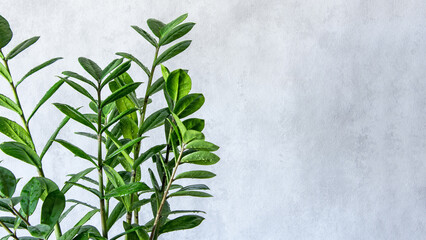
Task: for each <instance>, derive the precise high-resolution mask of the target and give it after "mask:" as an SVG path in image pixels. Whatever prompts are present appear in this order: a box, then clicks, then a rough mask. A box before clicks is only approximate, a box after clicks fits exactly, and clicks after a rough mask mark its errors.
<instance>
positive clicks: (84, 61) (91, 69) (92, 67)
mask: <svg viewBox="0 0 426 240" xmlns="http://www.w3.org/2000/svg"><path fill="white" fill-rule="evenodd" d="M78 62H79V63H80V65H81V66H82V67H83V68H84V70H86V72H87V73H89V74H90V75H91V76H92V77H93V78H94V79H96V80H98V81H100V80H101V76H102V69H101V68H100V67H99V66H98V64H96V63H95V62H94V61H92V60H90V59H88V58H85V57H79V58H78Z"/></svg>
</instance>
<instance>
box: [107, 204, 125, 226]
mask: <svg viewBox="0 0 426 240" xmlns="http://www.w3.org/2000/svg"><path fill="white" fill-rule="evenodd" d="M124 214H126V208H125V207H124V204H123V203H122V202H118V203H117V205H116V206H115V207H114V209H113V210H112V212H111V214H110V215H109V216H108V219H107V229H108V230H109V229H111V227H112V226H113V225H114V223H116V222H117V220H118V219H120V218H121V217H123V216H124Z"/></svg>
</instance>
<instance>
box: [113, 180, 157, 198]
mask: <svg viewBox="0 0 426 240" xmlns="http://www.w3.org/2000/svg"><path fill="white" fill-rule="evenodd" d="M149 190H150V188H149V187H148V186H147V185H146V184H145V183H143V182H134V183H130V184H127V185H123V186H120V187H118V188H114V189H113V190H111V191H109V192H108V193H107V194H106V195H105V197H106V198H112V197H121V196H124V195H130V194H132V193H136V192H141V191H149Z"/></svg>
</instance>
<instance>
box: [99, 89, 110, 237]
mask: <svg viewBox="0 0 426 240" xmlns="http://www.w3.org/2000/svg"><path fill="white" fill-rule="evenodd" d="M100 84H101V83H100V82H99V83H98V131H97V134H98V178H99V192H100V193H101V198H100V199H99V205H100V211H101V225H102V236H103V237H104V238H107V239H108V229H107V224H106V220H107V216H106V214H105V213H106V212H105V200H104V176H103V171H102V169H103V163H102V132H101V129H102V108H101V101H102V100H101V86H100Z"/></svg>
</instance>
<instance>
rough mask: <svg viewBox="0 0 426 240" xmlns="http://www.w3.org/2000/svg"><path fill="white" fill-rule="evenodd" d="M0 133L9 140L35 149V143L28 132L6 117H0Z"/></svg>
mask: <svg viewBox="0 0 426 240" xmlns="http://www.w3.org/2000/svg"><path fill="white" fill-rule="evenodd" d="M0 132H1V133H3V134H4V135H6V136H8V137H9V138H11V139H13V140H15V141H17V142H20V143H23V144H25V145H27V146H28V147H30V148H33V149H34V145H33V142H32V140H31V137H30V135H29V134H28V132H27V131H26V130H25V129H24V128H23V127H21V125H19V124H17V123H16V122H14V121H12V120H9V119H7V118H4V117H0Z"/></svg>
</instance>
